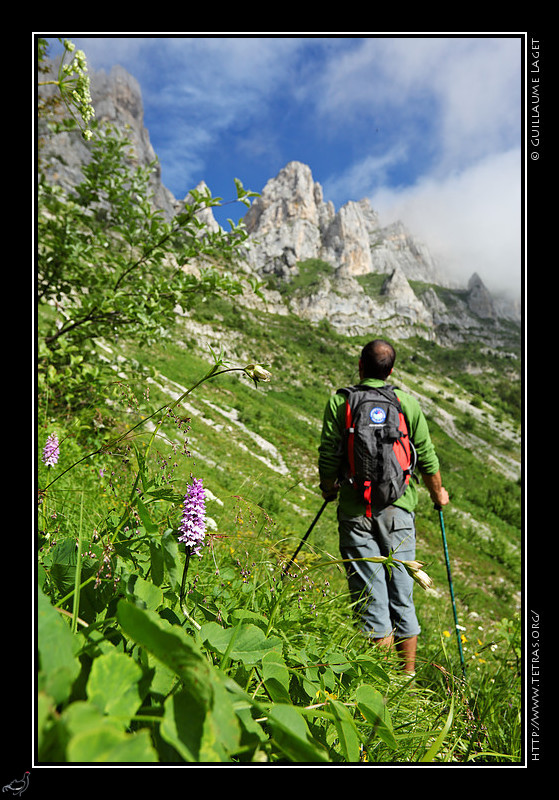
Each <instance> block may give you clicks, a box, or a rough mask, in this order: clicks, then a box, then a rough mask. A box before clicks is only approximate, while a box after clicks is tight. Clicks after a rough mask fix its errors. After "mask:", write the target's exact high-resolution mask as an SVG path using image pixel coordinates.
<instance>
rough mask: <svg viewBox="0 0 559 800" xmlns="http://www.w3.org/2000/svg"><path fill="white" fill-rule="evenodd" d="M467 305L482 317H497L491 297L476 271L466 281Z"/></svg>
mask: <svg viewBox="0 0 559 800" xmlns="http://www.w3.org/2000/svg"><path fill="white" fill-rule="evenodd" d="M468 307H469V308H470V310H471V311H473V312H474V314H476V315H477V316H478V317H481V318H482V319H497V311H496V308H495V304H494V302H493V299H492V297H491V295H490V293H489V291H488V290H487V289H486V287H485V285H484V283H483V281H482V280H481V278H480V277H479V275H478V274H477V272H474V274H473V275H472V277H471V278H470V280H469V281H468Z"/></svg>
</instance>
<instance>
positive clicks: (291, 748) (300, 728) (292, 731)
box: [268, 704, 328, 763]
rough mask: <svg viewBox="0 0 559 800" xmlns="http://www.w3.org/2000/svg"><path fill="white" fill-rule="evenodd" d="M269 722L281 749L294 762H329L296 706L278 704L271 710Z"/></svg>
mask: <svg viewBox="0 0 559 800" xmlns="http://www.w3.org/2000/svg"><path fill="white" fill-rule="evenodd" d="M268 722H269V724H270V727H271V729H272V735H273V739H274V741H275V743H276V744H277V746H278V747H279V749H280V750H281V751H282V752H283V753H284V754H285V755H286V756H287V757H288V758H289V760H290V761H294V762H298V763H299V762H307V763H317V762H321V763H322V762H327V761H328V755H327V753H326V751H325V750H324V748H323V747H322V745H321V744H320V743H319V742H317V741H316V740H315V739H313V738H312V736H311V734H310V732H309V729H308V726H307V723H306V722H305V720H304V718H303V716H302V715H301V713H300V712H299V711H298V710H297V708H295V706H290V705H281V704H276V705H273V706H272V707H271V708H270V712H269V714H268Z"/></svg>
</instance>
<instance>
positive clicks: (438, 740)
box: [421, 698, 454, 762]
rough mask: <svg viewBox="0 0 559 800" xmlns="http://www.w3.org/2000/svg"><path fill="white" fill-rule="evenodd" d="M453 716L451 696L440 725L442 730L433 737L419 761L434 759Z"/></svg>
mask: <svg viewBox="0 0 559 800" xmlns="http://www.w3.org/2000/svg"><path fill="white" fill-rule="evenodd" d="M453 717H454V698H452V701H451V703H450V711H449V712H448V716H447V718H446V722H445V724H444V725H443V727H442V730H441V731H440V733H439V735H438V736H437V738H436V739H435V741H434V742H433V744H432V745H431V747H430V748H429V750H427V752H426V753H425V755H424V756H423V757H422V758H421V761H428V762H431V761H434V760H435V756H436V755H437V753H438V751H439V749H440V747H441V745H442V743H443V741H444V740H445V737H446V735H447V733H448V731H449V730H450V726H451V725H452V719H453Z"/></svg>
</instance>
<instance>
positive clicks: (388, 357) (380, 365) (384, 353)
mask: <svg viewBox="0 0 559 800" xmlns="http://www.w3.org/2000/svg"><path fill="white" fill-rule="evenodd" d="M395 360H396V351H395V350H394V348H393V347H392V345H391V344H389V343H388V342H385V341H384V339H374V340H373V341H372V342H369V343H368V344H366V345H365V347H364V348H363V350H362V351H361V358H360V360H359V371H360V374H361V378H379V379H380V380H382V381H384V380H386V379H387V378H388V376H389V375H390V373H391V372H392V368H393V366H394V361H395Z"/></svg>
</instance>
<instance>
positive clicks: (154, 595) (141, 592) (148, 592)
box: [126, 575, 163, 611]
mask: <svg viewBox="0 0 559 800" xmlns="http://www.w3.org/2000/svg"><path fill="white" fill-rule="evenodd" d="M126 590H127V592H128V593H129V594H130V595H131V596H132V597H133V598H137V599H138V600H140V601H141V602H140V605H142V604H144V605H145V607H146V608H149V609H151V610H152V611H155V610H156V609H157V608H159V606H160V605H161V604H162V603H163V590H162V589H160V588H159V586H155V584H153V583H152V582H151V581H146V580H144V578H141V577H140V576H139V575H131V576H130V578H129V580H128V581H127V584H126Z"/></svg>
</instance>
